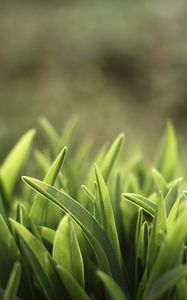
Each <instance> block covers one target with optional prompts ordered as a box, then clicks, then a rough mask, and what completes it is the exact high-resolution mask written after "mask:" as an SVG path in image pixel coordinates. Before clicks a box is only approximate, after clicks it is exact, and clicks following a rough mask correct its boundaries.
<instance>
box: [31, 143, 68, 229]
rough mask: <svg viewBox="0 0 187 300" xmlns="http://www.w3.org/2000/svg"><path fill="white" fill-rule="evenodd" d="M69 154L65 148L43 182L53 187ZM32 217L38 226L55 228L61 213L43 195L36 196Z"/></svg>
mask: <svg viewBox="0 0 187 300" xmlns="http://www.w3.org/2000/svg"><path fill="white" fill-rule="evenodd" d="M66 154H67V148H66V147H64V148H63V149H62V151H61V152H60V154H59V155H58V156H57V158H56V159H55V161H54V162H53V164H52V165H51V167H50V169H49V170H48V172H47V174H46V176H45V177H44V179H43V181H44V182H46V183H48V184H51V185H53V184H54V182H55V180H56V178H57V176H58V173H59V171H60V169H61V168H62V165H63V163H64V160H65V157H66ZM30 216H31V218H32V220H33V222H34V223H35V224H36V225H38V226H47V227H52V228H55V227H56V226H57V225H58V222H59V219H60V218H61V213H60V212H59V210H58V209H57V208H56V207H54V205H52V204H51V203H50V202H49V201H47V200H46V199H45V198H44V197H42V196H41V195H36V197H35V199H34V202H33V205H32V207H31V211H30Z"/></svg>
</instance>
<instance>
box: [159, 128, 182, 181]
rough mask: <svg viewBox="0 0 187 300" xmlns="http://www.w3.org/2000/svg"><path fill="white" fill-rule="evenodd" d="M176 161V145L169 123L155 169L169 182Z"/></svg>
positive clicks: (174, 169)
mask: <svg viewBox="0 0 187 300" xmlns="http://www.w3.org/2000/svg"><path fill="white" fill-rule="evenodd" d="M177 161H178V145H177V139H176V134H175V131H174V128H173V126H172V124H171V123H170V122H168V124H167V128H166V132H165V135H164V140H163V143H162V146H161V149H160V154H159V157H158V159H157V163H156V169H157V170H158V171H159V172H160V173H161V174H162V175H163V176H164V178H165V179H166V181H167V182H168V181H171V180H172V179H173V178H174V176H175V171H176V166H177Z"/></svg>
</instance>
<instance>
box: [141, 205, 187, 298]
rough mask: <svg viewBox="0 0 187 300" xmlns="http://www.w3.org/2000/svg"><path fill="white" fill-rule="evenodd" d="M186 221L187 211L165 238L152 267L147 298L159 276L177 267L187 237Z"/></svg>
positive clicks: (147, 286)
mask: <svg viewBox="0 0 187 300" xmlns="http://www.w3.org/2000/svg"><path fill="white" fill-rule="evenodd" d="M186 219H187V210H184V211H183V213H182V214H181V215H180V216H179V217H178V219H177V221H176V222H175V226H173V227H172V228H171V229H170V231H169V232H168V233H167V235H166V236H165V238H164V240H163V242H162V244H161V248H160V250H159V253H158V254H157V257H156V260H155V261H154V264H153V265H152V269H151V272H150V276H149V279H148V282H147V284H146V290H145V296H146V295H147V291H149V289H150V286H152V284H153V283H154V281H155V280H157V279H158V278H159V276H161V275H162V274H164V273H165V272H167V271H169V270H170V269H172V268H173V267H175V265H176V263H177V261H178V259H179V253H180V251H181V248H182V247H183V242H184V240H185V238H186V236H187V226H186ZM145 299H146V297H145Z"/></svg>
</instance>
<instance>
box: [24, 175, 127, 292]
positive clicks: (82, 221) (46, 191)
mask: <svg viewBox="0 0 187 300" xmlns="http://www.w3.org/2000/svg"><path fill="white" fill-rule="evenodd" d="M23 179H24V181H25V182H26V183H27V184H28V185H30V186H31V187H32V188H33V189H34V190H36V191H37V192H38V193H40V194H42V195H44V196H45V197H46V198H48V199H49V201H51V202H53V203H54V204H55V205H57V206H58V207H59V208H60V209H62V210H64V211H65V212H67V213H69V214H70V215H71V216H72V217H73V219H75V221H76V222H77V223H78V224H79V225H80V226H81V228H82V229H83V231H84V232H85V234H86V235H87V237H88V240H89V241H90V244H91V245H92V247H93V250H94V252H95V255H96V257H97V260H98V263H99V265H100V267H101V269H102V270H104V271H105V272H106V273H109V274H112V275H113V277H114V279H115V280H116V282H118V283H119V285H120V286H121V288H122V289H124V278H123V275H122V272H121V268H120V266H119V263H118V261H117V258H116V256H115V253H114V251H113V249H112V247H111V244H110V242H109V241H108V239H107V237H106V235H105V234H104V232H103V230H102V228H101V227H100V225H99V223H98V222H97V221H96V220H95V219H94V218H93V217H92V215H91V214H90V213H89V212H88V211H87V210H86V209H85V208H84V207H83V206H81V205H80V204H79V203H78V202H77V201H75V200H74V199H72V198H71V197H70V196H68V195H67V194H66V193H64V192H62V191H59V190H57V189H56V188H54V187H52V186H50V185H48V184H45V183H44V182H41V181H39V180H37V179H34V178H29V177H24V178H23Z"/></svg>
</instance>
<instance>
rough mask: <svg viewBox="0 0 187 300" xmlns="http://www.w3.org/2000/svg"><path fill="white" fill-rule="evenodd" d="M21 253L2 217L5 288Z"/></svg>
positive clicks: (0, 261)
mask: <svg viewBox="0 0 187 300" xmlns="http://www.w3.org/2000/svg"><path fill="white" fill-rule="evenodd" d="M19 256H20V252H19V249H18V247H17V245H16V243H15V241H14V238H13V236H12V234H11V232H10V230H9V228H8V226H7V224H6V223H5V221H4V219H3V217H2V216H1V215H0V266H1V267H0V285H1V287H3V288H5V286H6V284H7V281H8V278H9V276H10V273H11V271H12V266H13V264H14V263H15V262H16V261H17V260H18V259H19Z"/></svg>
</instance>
